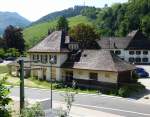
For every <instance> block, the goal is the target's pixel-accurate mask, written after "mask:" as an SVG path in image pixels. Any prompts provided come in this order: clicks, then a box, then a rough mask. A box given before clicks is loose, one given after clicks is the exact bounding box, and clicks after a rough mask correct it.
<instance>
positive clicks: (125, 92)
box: [118, 86, 130, 97]
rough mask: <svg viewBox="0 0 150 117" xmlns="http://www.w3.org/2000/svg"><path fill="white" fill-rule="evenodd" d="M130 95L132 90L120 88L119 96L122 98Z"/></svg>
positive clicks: (124, 87)
mask: <svg viewBox="0 0 150 117" xmlns="http://www.w3.org/2000/svg"><path fill="white" fill-rule="evenodd" d="M129 94H130V89H129V87H128V86H123V87H120V88H119V90H118V95H119V96H121V97H127V96H129Z"/></svg>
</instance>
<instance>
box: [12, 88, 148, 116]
mask: <svg viewBox="0 0 150 117" xmlns="http://www.w3.org/2000/svg"><path fill="white" fill-rule="evenodd" d="M62 95H63V93H60V92H56V91H54V92H53V100H54V101H63V100H64V99H63V96H62ZM10 96H15V97H19V88H17V87H15V88H13V89H12V91H11V95H10ZM25 97H26V99H34V100H36V99H38V100H43V99H48V98H49V97H50V91H49V90H40V89H32V88H26V89H25ZM74 105H78V106H81V107H85V108H89V109H93V110H100V111H104V112H109V113H113V114H118V115H122V116H126V117H150V111H149V110H150V105H148V104H142V103H137V102H136V101H133V100H129V99H124V98H119V97H111V96H105V95H88V94H77V95H76V96H75V102H74ZM93 117H94V116H93Z"/></svg>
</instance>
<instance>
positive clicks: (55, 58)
mask: <svg viewBox="0 0 150 117" xmlns="http://www.w3.org/2000/svg"><path fill="white" fill-rule="evenodd" d="M52 58H53V59H54V62H55V63H54V64H56V63H57V55H49V63H50V61H51V59H52Z"/></svg>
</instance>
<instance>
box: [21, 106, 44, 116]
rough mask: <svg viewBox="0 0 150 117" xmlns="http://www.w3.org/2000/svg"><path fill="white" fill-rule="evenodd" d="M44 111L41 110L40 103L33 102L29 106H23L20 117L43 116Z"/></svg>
mask: <svg viewBox="0 0 150 117" xmlns="http://www.w3.org/2000/svg"><path fill="white" fill-rule="evenodd" d="M44 115H45V114H44V111H43V110H42V108H41V106H40V104H34V105H33V106H31V107H25V108H24V109H23V110H22V114H21V115H20V117H44Z"/></svg>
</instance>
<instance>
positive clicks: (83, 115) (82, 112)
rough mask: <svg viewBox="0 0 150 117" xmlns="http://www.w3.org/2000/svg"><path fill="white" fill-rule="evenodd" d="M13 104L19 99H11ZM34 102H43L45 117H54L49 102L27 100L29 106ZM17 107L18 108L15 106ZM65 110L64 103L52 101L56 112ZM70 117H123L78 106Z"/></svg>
mask: <svg viewBox="0 0 150 117" xmlns="http://www.w3.org/2000/svg"><path fill="white" fill-rule="evenodd" d="M12 98H13V100H14V102H15V104H17V105H18V104H19V98H15V97H12ZM36 102H40V103H42V102H44V107H43V104H41V105H42V108H44V109H46V110H45V112H46V116H45V117H56V116H54V114H52V113H51V111H50V105H49V102H50V100H41V101H40V100H28V103H30V104H34V103H36ZM45 102H47V104H45ZM15 106H16V105H15ZM16 107H19V106H16ZM60 108H62V109H65V108H66V106H65V103H64V102H59V101H53V109H54V110H57V109H60ZM70 116H71V117H100V116H101V117H123V116H119V115H115V114H111V113H107V112H102V111H97V110H92V109H88V108H83V107H79V106H72V108H71V111H70Z"/></svg>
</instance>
